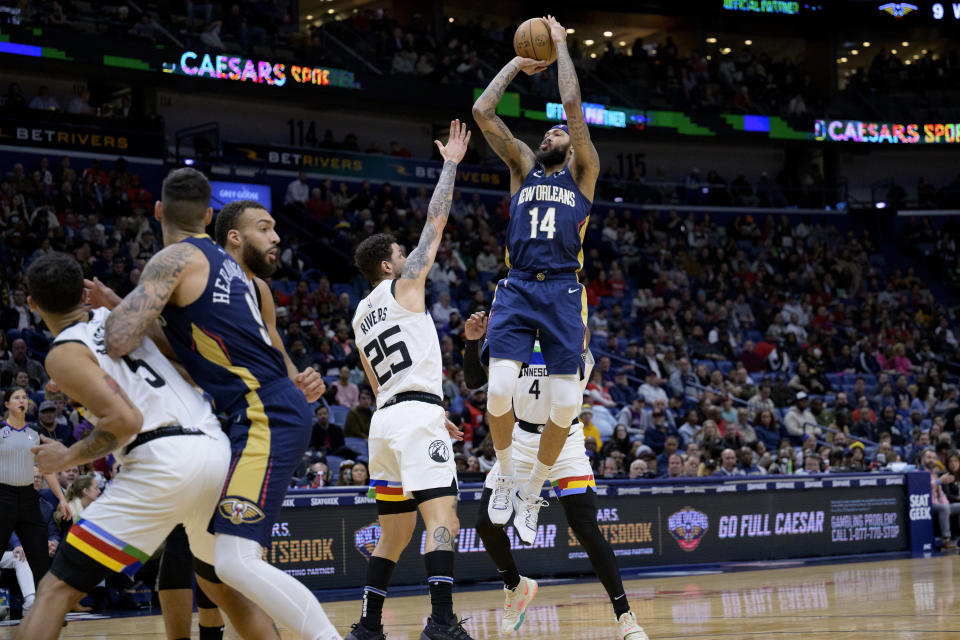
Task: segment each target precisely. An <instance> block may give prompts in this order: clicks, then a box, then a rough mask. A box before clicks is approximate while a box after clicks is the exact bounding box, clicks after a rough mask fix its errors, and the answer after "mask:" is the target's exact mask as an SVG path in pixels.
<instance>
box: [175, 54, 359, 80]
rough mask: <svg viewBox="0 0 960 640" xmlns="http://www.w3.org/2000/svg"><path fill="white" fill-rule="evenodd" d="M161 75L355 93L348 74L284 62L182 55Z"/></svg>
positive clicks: (351, 75)
mask: <svg viewBox="0 0 960 640" xmlns="http://www.w3.org/2000/svg"><path fill="white" fill-rule="evenodd" d="M163 71H164V72H165V73H172V74H174V75H182V76H190V77H193V78H209V79H211V80H231V81H234V82H252V83H254V84H265V85H270V86H274V87H282V86H284V85H285V84H288V83H290V84H292V85H298V84H300V85H310V84H312V85H318V86H333V87H342V88H345V89H357V88H359V86H360V85H359V83H357V81H356V80H355V79H354V76H353V72H352V71H344V70H343V69H333V68H327V67H307V66H301V65H288V64H286V63H284V62H270V61H267V60H252V59H250V58H242V57H239V56H223V55H221V56H215V55H211V54H209V53H204V54H200V53H197V52H195V51H184V52H183V53H182V54H181V55H180V61H179V63H164V65H163Z"/></svg>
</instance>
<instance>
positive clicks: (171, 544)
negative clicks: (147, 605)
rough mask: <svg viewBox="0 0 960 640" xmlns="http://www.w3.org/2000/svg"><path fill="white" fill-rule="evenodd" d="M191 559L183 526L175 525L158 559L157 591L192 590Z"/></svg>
mask: <svg viewBox="0 0 960 640" xmlns="http://www.w3.org/2000/svg"><path fill="white" fill-rule="evenodd" d="M191 559H192V556H191V555H190V543H189V541H188V540H187V532H186V531H185V530H184V528H183V525H177V526H176V527H174V529H173V531H171V532H170V535H168V536H167V542H166V545H165V546H164V548H163V556H161V558H160V572H159V575H158V576H157V591H164V590H167V589H192V588H193V571H192V570H191V566H190V565H191V564H192V563H191Z"/></svg>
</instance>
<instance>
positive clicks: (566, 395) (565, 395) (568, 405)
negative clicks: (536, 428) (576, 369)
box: [488, 374, 583, 427]
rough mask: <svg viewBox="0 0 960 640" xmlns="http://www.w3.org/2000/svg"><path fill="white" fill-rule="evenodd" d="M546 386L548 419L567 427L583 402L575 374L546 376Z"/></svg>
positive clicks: (559, 425)
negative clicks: (548, 402) (547, 389)
mask: <svg viewBox="0 0 960 640" xmlns="http://www.w3.org/2000/svg"><path fill="white" fill-rule="evenodd" d="M547 386H548V387H549V389H550V420H551V421H552V422H553V424H555V425H557V426H558V427H569V426H570V423H571V422H573V419H574V418H576V417H577V412H578V411H579V410H580V405H581V403H582V402H583V392H582V391H581V390H580V381H579V380H578V379H577V376H576V375H575V374H569V375H555V376H548V377H547ZM488 403H489V400H488Z"/></svg>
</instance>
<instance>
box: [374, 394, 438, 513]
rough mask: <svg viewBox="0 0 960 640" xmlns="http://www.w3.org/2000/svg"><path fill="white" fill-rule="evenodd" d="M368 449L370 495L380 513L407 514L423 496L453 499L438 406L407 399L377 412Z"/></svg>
mask: <svg viewBox="0 0 960 640" xmlns="http://www.w3.org/2000/svg"><path fill="white" fill-rule="evenodd" d="M369 447H370V497H373V498H376V500H377V507H378V510H379V512H380V513H381V514H389V513H403V512H406V511H412V510H413V509H414V508H415V507H416V504H415V499H417V500H419V499H421V498H422V497H423V496H424V495H426V496H431V495H434V494H436V495H456V486H457V485H456V482H457V467H456V464H455V463H454V461H453V449H452V447H451V446H450V434H449V433H447V427H446V413H445V412H444V410H443V407H441V406H439V405H435V404H430V403H427V402H418V401H407V402H398V403H397V404H393V405H390V406H388V407H384V408H383V409H378V410H377V411H376V412H375V413H374V414H373V420H372V421H371V422H370V437H369ZM451 487H452V490H451ZM415 494H416V495H415Z"/></svg>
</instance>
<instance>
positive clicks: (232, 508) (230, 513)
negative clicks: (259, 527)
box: [220, 498, 264, 524]
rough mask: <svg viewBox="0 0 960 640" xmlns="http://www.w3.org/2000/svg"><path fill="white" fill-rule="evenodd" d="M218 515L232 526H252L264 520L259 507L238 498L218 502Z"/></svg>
mask: <svg viewBox="0 0 960 640" xmlns="http://www.w3.org/2000/svg"><path fill="white" fill-rule="evenodd" d="M220 515H222V516H223V517H224V518H226V519H228V520H229V521H230V522H231V523H233V524H253V523H254V522H260V521H261V520H263V518H264V513H263V511H261V510H260V507H258V506H257V505H255V504H253V503H252V502H247V501H246V500H242V499H240V498H226V499H224V500H221V501H220Z"/></svg>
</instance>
